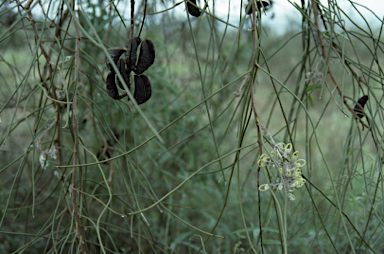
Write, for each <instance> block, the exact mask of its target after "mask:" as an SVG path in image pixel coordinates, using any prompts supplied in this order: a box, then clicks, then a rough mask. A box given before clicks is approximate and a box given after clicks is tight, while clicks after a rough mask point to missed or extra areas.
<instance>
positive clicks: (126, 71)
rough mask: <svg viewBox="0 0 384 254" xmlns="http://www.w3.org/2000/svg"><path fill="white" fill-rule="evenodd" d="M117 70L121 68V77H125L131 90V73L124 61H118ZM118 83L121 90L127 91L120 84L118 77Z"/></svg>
mask: <svg viewBox="0 0 384 254" xmlns="http://www.w3.org/2000/svg"><path fill="white" fill-rule="evenodd" d="M117 68H119V71H120V73H121V75H122V76H123V78H124V81H125V83H126V84H127V86H128V89H131V84H130V80H129V73H130V72H131V71H130V70H129V68H125V61H124V59H119V61H117ZM116 81H117V82H116V83H117V85H118V86H119V87H120V88H121V89H123V90H124V89H125V88H124V86H123V84H122V83H121V82H120V80H119V79H118V78H117V77H116Z"/></svg>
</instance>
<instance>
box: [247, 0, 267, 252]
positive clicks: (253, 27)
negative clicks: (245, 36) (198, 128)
mask: <svg viewBox="0 0 384 254" xmlns="http://www.w3.org/2000/svg"><path fill="white" fill-rule="evenodd" d="M252 18H253V22H252V32H253V54H252V55H253V56H254V58H255V60H256V59H257V56H256V48H257V30H256V28H257V27H256V6H255V4H252ZM254 70H255V71H256V70H257V65H256V64H255V69H254ZM250 92H251V99H252V111H253V114H254V116H255V123H256V129H257V142H258V144H259V153H260V156H261V155H262V154H263V146H262V145H263V144H262V141H261V137H262V136H261V131H260V125H259V117H258V115H257V111H256V103H255V96H254V94H253V79H252V78H251V87H250ZM259 187H260V167H258V168H257V199H258V208H259V228H260V245H261V253H264V248H263V229H262V226H261V200H260V199H261V196H260V190H259ZM252 248H253V246H252Z"/></svg>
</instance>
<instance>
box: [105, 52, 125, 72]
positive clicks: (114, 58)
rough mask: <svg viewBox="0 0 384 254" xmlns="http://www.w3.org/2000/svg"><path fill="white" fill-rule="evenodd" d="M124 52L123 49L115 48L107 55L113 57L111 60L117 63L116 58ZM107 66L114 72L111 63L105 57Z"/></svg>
mask: <svg viewBox="0 0 384 254" xmlns="http://www.w3.org/2000/svg"><path fill="white" fill-rule="evenodd" d="M124 52H125V49H115V50H112V51H111V52H110V53H109V55H110V56H111V58H112V59H113V61H114V62H115V64H116V65H117V60H119V58H120V56H121V55H122V54H123V53H124ZM107 67H108V69H109V70H110V71H111V72H113V73H115V70H114V69H113V66H112V64H111V63H110V62H109V59H107Z"/></svg>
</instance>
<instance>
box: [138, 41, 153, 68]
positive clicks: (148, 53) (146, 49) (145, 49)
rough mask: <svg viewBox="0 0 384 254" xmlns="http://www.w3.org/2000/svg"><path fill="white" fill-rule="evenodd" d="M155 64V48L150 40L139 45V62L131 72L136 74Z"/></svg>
mask: <svg viewBox="0 0 384 254" xmlns="http://www.w3.org/2000/svg"><path fill="white" fill-rule="evenodd" d="M154 62H155V46H154V45H153V43H152V42H151V41H150V40H145V41H143V42H142V43H141V47H140V55H139V60H138V61H137V65H136V68H135V69H134V70H133V71H134V72H135V73H136V74H138V75H139V74H141V73H143V72H144V71H146V70H147V69H148V68H149V67H150V66H151V65H152V64H153V63H154Z"/></svg>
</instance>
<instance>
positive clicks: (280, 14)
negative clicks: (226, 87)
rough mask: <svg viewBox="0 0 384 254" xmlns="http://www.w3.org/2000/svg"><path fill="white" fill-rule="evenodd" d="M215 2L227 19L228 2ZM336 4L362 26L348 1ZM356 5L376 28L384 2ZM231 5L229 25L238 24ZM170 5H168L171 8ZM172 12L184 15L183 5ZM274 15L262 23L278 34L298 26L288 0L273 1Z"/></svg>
mask: <svg viewBox="0 0 384 254" xmlns="http://www.w3.org/2000/svg"><path fill="white" fill-rule="evenodd" d="M203 2H204V1H203V0H201V1H200V3H203ZM215 2H216V5H215V7H216V10H215V11H216V13H215V14H216V16H218V17H220V18H221V19H223V20H226V19H227V15H228V3H229V0H220V1H215ZM247 2H248V1H247V0H243V5H244V4H247ZM291 2H296V3H298V4H299V6H300V5H301V3H300V2H301V1H300V0H292V1H291ZM305 2H306V3H308V0H305ZM321 2H322V3H323V5H325V6H327V5H328V1H325V0H322V1H321ZM336 2H337V4H338V5H339V6H340V8H342V9H343V10H344V11H345V12H346V13H347V14H348V15H349V16H350V17H351V18H352V19H353V20H354V21H355V22H356V23H358V24H359V25H360V24H361V25H363V20H362V19H361V17H359V15H358V13H357V12H356V10H355V9H354V8H353V7H352V5H351V3H350V1H348V0H337V1H336ZM354 2H355V3H357V4H362V5H365V6H366V7H368V8H369V9H371V10H372V11H373V12H374V13H376V15H377V16H378V17H379V18H380V19H381V21H379V20H378V19H377V18H375V17H374V15H373V14H372V13H370V12H369V11H367V10H365V9H364V8H362V7H360V6H356V7H357V8H358V9H359V11H361V13H362V14H363V15H364V17H365V18H366V19H367V20H368V22H369V23H370V25H371V26H372V27H373V28H377V27H379V26H380V25H381V23H382V20H383V16H384V1H383V0H354ZM230 3H231V11H230V23H232V24H234V25H236V26H237V25H238V24H239V9H240V0H232V1H230ZM208 5H209V6H210V7H212V6H213V4H212V0H208ZM171 6H172V5H169V7H171ZM174 11H175V12H176V13H180V15H185V7H184V4H180V5H179V6H177V7H176V8H175V9H174ZM273 14H274V18H273V19H270V18H266V19H264V21H263V22H265V23H264V24H265V25H270V26H276V27H279V28H280V29H279V30H278V31H280V33H284V31H285V30H286V29H287V28H289V26H292V21H293V20H296V21H297V23H298V24H300V22H301V15H300V13H299V11H297V10H296V9H295V8H294V7H293V6H292V4H291V3H290V2H289V1H288V0H274V1H273V7H272V8H271V9H270V10H269V11H268V12H267V15H268V16H269V17H272V15H273Z"/></svg>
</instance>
